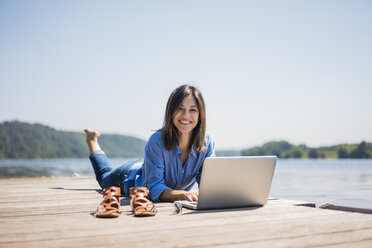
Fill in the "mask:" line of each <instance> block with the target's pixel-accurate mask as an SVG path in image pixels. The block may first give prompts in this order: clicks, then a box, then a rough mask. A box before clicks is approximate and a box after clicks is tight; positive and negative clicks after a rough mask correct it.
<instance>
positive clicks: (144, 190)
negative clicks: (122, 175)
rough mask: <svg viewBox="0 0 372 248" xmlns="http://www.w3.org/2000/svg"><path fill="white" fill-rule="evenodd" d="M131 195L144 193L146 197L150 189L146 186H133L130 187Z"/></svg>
mask: <svg viewBox="0 0 372 248" xmlns="http://www.w3.org/2000/svg"><path fill="white" fill-rule="evenodd" d="M129 192H130V197H133V196H138V195H140V194H142V195H143V196H144V197H147V196H148V194H149V190H148V189H147V188H146V187H132V188H130V189H129Z"/></svg>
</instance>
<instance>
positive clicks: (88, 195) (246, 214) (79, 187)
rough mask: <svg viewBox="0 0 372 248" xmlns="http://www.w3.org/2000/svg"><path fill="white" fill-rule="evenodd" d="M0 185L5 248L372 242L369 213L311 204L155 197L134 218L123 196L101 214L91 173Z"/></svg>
mask: <svg viewBox="0 0 372 248" xmlns="http://www.w3.org/2000/svg"><path fill="white" fill-rule="evenodd" d="M0 187H1V193H0V210H1V211H0V224H1V225H0V247H347V248H349V247H369V248H370V247H372V215H371V214H362V213H350V212H343V211H335V210H327V209H319V208H312V207H305V206H298V205H303V204H305V205H306V204H307V203H306V202H295V201H288V200H270V201H269V203H268V204H267V205H265V206H264V207H260V208H238V209H229V210H214V211H191V210H184V211H183V212H182V213H181V214H178V215H177V214H175V213H174V209H173V204H171V203H157V204H156V207H157V209H158V214H157V215H156V216H155V217H147V218H135V217H133V216H131V215H130V213H131V212H130V207H129V205H128V204H129V201H128V199H126V198H122V200H121V211H123V212H122V214H121V216H120V217H119V218H116V219H99V218H95V217H93V216H92V215H91V213H92V212H93V211H94V210H95V209H96V208H97V205H98V204H99V202H100V201H101V195H100V194H99V193H98V192H99V186H98V184H97V183H96V181H95V179H94V178H92V177H50V178H17V179H1V180H0ZM308 205H309V204H308ZM310 205H311V204H310Z"/></svg>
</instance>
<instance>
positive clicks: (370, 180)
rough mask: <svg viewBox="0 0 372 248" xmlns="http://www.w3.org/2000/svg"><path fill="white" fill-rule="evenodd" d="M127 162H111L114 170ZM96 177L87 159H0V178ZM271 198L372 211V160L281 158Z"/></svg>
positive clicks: (276, 170) (113, 160) (121, 160)
mask: <svg viewBox="0 0 372 248" xmlns="http://www.w3.org/2000/svg"><path fill="white" fill-rule="evenodd" d="M125 160H127V159H111V162H112V164H113V167H116V166H118V165H120V164H121V163H122V162H123V161H125ZM74 172H76V173H78V174H80V175H82V176H94V173H93V170H92V168H91V165H90V162H89V160H88V159H37V160H0V177H2V178H4V177H24V176H71V175H72V174H73V173H74ZM270 195H271V196H272V197H278V198H283V199H293V200H305V201H311V202H315V203H316V204H317V206H318V205H319V204H321V203H324V202H333V203H335V204H337V205H344V206H351V207H362V208H370V209H372V160H371V159H364V160H362V159H360V160H359V159H350V160H349V159H345V160H337V159H335V160H331V159H330V160H325V159H319V160H318V159H309V160H300V159H299V160H297V159H279V160H278V163H277V166H276V169H275V174H274V179H273V184H272V188H271V193H270Z"/></svg>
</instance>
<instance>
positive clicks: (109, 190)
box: [102, 186, 120, 197]
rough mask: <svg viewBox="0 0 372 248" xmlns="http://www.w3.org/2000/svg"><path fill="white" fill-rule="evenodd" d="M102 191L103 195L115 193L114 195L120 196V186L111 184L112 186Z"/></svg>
mask: <svg viewBox="0 0 372 248" xmlns="http://www.w3.org/2000/svg"><path fill="white" fill-rule="evenodd" d="M102 193H103V196H106V195H113V196H118V197H119V196H120V187H116V186H111V187H107V188H104V189H103V190H102Z"/></svg>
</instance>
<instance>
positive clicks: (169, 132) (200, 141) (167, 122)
mask: <svg viewBox="0 0 372 248" xmlns="http://www.w3.org/2000/svg"><path fill="white" fill-rule="evenodd" d="M190 95H191V96H192V97H193V98H194V100H195V102H196V104H197V105H198V109H199V119H198V123H197V125H196V126H195V128H194V129H193V130H192V135H191V141H190V147H189V148H191V146H192V145H193V146H194V149H195V151H196V152H201V151H205V150H206V148H205V145H204V138H205V128H206V114H205V103H204V99H203V96H202V94H201V92H200V91H199V90H198V88H196V87H194V86H191V85H182V86H180V87H178V88H177V89H175V90H174V91H173V92H172V94H171V95H170V96H169V99H168V103H167V108H166V110H165V117H164V123H163V127H162V129H161V130H162V132H163V137H162V138H163V142H164V146H165V148H166V149H167V150H172V149H173V148H174V147H175V146H176V145H177V144H178V142H179V139H180V136H181V134H180V132H179V131H178V129H177V127H176V126H175V125H174V124H173V116H174V114H175V112H176V111H177V109H178V108H179V106H181V104H182V101H183V99H185V98H186V97H187V96H190Z"/></svg>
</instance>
